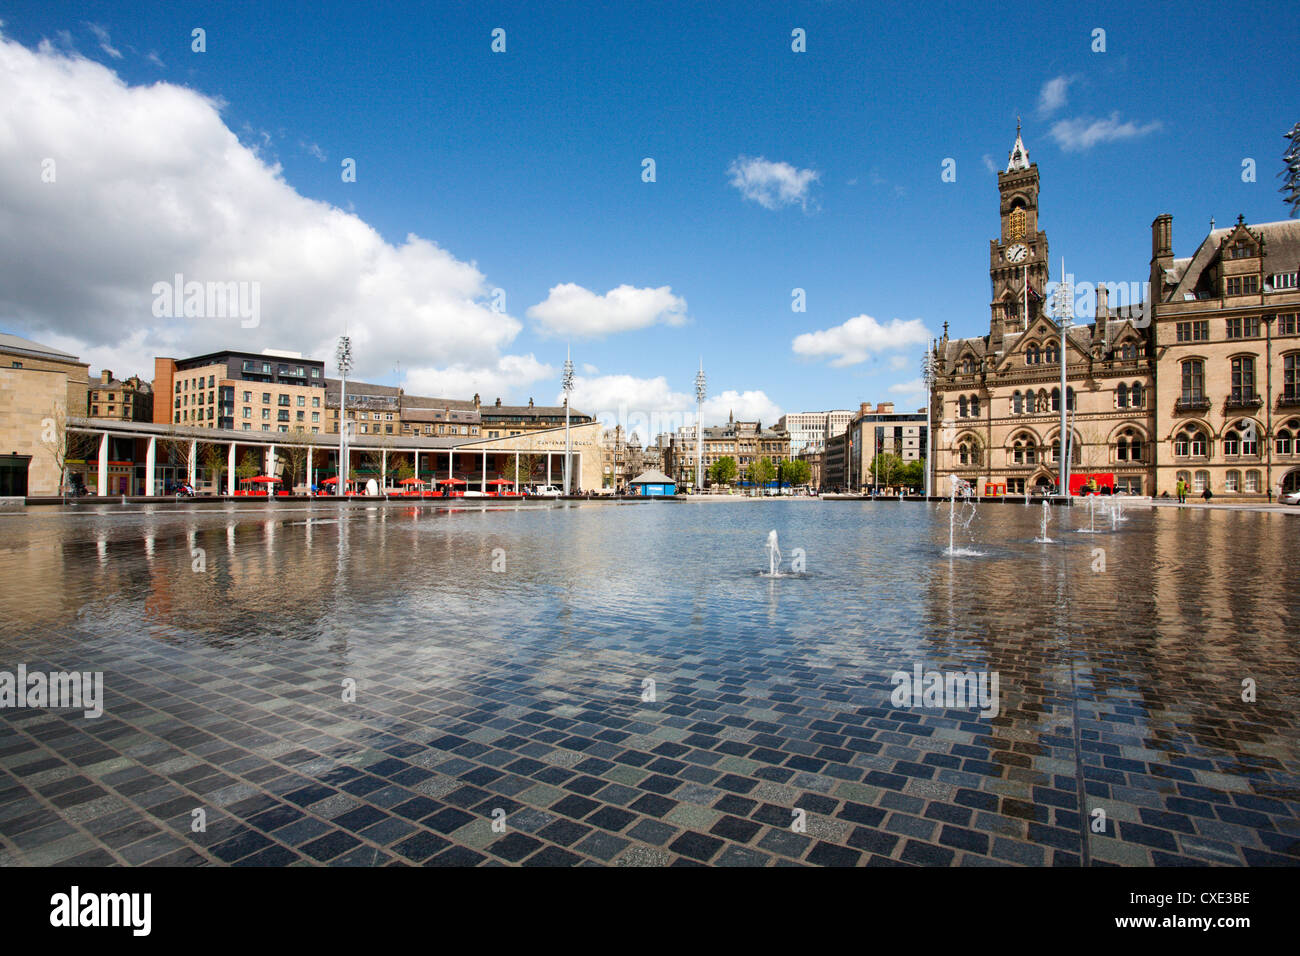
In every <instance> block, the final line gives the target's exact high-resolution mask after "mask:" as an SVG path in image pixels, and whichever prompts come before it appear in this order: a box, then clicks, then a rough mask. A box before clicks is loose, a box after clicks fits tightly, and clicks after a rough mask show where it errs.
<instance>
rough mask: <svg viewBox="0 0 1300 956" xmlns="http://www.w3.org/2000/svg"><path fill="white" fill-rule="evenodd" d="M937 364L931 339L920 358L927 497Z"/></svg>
mask: <svg viewBox="0 0 1300 956" xmlns="http://www.w3.org/2000/svg"><path fill="white" fill-rule="evenodd" d="M937 364H938V356H937V355H935V352H934V340H933V339H931V340H930V344H929V345H928V346H926V349H925V358H924V359H922V360H921V381H922V382H924V383H925V497H926V498H927V499H928V498H929V497H930V495H931V493H932V491H933V488H932V487H931V480H930V475H931V474H932V473H933V470H934V454H933V453H932V451H931V447H932V446H933V444H934V439H933V436H932V432H933V427H932V425H931V422H930V417H931V411H932V410H933V408H934V401H933V398H934V394H933V393H934V376H935V370H936V368H935V367H936V366H937Z"/></svg>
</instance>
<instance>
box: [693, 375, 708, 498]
mask: <svg viewBox="0 0 1300 956" xmlns="http://www.w3.org/2000/svg"><path fill="white" fill-rule="evenodd" d="M705 394H706V388H705V379H704V356H702V355H701V356H700V370H699V372H698V373H696V375H695V490H696V493H697V494H699V493H700V492H703V491H704V396H705Z"/></svg>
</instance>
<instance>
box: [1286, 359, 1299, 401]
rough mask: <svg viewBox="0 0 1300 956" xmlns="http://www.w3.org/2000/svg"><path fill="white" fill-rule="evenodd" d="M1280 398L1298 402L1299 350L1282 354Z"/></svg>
mask: <svg viewBox="0 0 1300 956" xmlns="http://www.w3.org/2000/svg"><path fill="white" fill-rule="evenodd" d="M1282 400H1283V401H1284V402H1292V403H1294V402H1300V352H1292V353H1291V354H1290V355H1284V356H1282Z"/></svg>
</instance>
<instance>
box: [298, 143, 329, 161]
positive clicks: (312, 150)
mask: <svg viewBox="0 0 1300 956" xmlns="http://www.w3.org/2000/svg"><path fill="white" fill-rule="evenodd" d="M298 145H299V146H301V147H302V148H303V149H304V150H305V151H306V152H307V155H308V156H311V157H313V158H315V159H318V160H320V161H321V162H322V163H323V162H325V160H327V159H328V158H329V157H328V156H326V155H325V150H323V149H321V148H320V144H319V143H299V144H298Z"/></svg>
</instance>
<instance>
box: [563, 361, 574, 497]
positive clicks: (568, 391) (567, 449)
mask: <svg viewBox="0 0 1300 956" xmlns="http://www.w3.org/2000/svg"><path fill="white" fill-rule="evenodd" d="M561 385H562V386H563V387H564V494H565V495H566V496H567V495H568V494H569V463H570V462H571V461H572V460H573V444H572V440H571V439H570V437H569V396H570V395H572V394H573V357H572V354H571V353H570V350H568V349H565V352H564V378H563V380H562V381H561Z"/></svg>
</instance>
